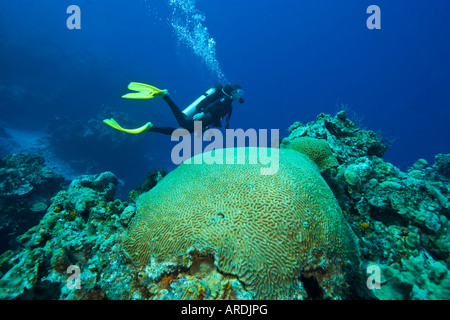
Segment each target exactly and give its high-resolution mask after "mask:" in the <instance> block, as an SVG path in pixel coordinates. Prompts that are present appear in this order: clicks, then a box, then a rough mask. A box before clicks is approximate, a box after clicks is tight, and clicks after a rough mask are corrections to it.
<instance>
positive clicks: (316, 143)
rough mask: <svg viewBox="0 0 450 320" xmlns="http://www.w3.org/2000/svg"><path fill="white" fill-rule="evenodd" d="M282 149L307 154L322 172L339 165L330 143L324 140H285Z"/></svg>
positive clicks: (302, 138)
mask: <svg viewBox="0 0 450 320" xmlns="http://www.w3.org/2000/svg"><path fill="white" fill-rule="evenodd" d="M281 147H282V148H288V149H293V150H295V151H298V152H301V153H304V154H306V155H307V156H308V157H309V158H310V159H311V160H313V161H314V162H315V163H316V164H317V166H318V167H319V169H320V170H325V169H328V168H332V167H337V166H338V165H339V163H338V161H337V159H336V157H335V156H334V155H333V152H332V151H331V149H330V146H329V145H328V143H327V142H326V141H325V140H323V139H315V138H310V137H300V138H296V139H294V140H291V141H289V140H287V139H285V140H283V144H282V145H281Z"/></svg>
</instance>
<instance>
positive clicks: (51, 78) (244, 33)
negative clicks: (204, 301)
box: [0, 0, 450, 298]
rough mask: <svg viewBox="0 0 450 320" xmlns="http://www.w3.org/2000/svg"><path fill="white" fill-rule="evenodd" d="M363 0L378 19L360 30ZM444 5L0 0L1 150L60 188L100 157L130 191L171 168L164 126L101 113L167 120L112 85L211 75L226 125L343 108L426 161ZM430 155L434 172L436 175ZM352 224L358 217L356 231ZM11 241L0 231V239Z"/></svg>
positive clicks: (444, 128)
mask: <svg viewBox="0 0 450 320" xmlns="http://www.w3.org/2000/svg"><path fill="white" fill-rule="evenodd" d="M374 4H375V5H377V6H379V7H380V8H381V29H373V30H370V29H369V28H368V27H367V26H366V21H367V19H368V18H369V16H370V14H368V13H366V10H367V8H368V7H369V6H370V5H374ZM70 5H77V6H79V8H80V9H81V29H72V30H71V29H69V28H68V27H67V25H66V22H67V19H68V18H69V16H70V14H69V13H67V12H66V10H67V8H68V7H69V6H70ZM449 14H450V3H449V2H448V1H446V0H434V1H425V0H411V1H406V0H405V1H394V2H393V1H384V0H379V1H362V0H361V1H360V0H358V1H357V0H339V1H333V0H317V1H309V0H307V1H293V0H277V1H273V0H259V1H249V0H247V1H243V0H239V1H238V0H227V1H215V0H197V1H195V0H159V1H157V0H132V1H126V2H125V1H100V0H89V1H88V0H75V1H61V0H41V1H31V0H19V1H2V2H0V158H4V157H7V156H8V155H10V154H14V153H39V154H41V155H42V156H43V159H45V166H47V167H48V168H50V169H51V170H53V171H54V174H53V173H52V174H49V175H47V178H48V177H50V178H48V179H49V180H48V181H50V182H51V183H50V185H52V184H53V185H54V186H58V187H59V186H60V184H62V183H63V182H62V180H63V179H62V178H61V176H62V177H63V178H65V179H67V181H71V180H73V179H76V178H77V177H79V176H81V175H86V174H91V175H94V174H99V173H102V172H106V171H110V172H112V173H114V175H115V176H116V177H117V180H118V182H117V188H115V197H116V198H117V199H121V200H125V199H127V196H128V193H129V191H131V190H134V189H136V188H137V187H138V186H139V184H140V183H142V181H143V180H144V178H145V176H146V175H147V173H149V172H152V171H153V170H157V169H161V170H165V171H167V172H170V171H173V170H174V169H175V168H176V167H177V166H176V165H175V164H173V163H172V161H171V150H172V148H173V147H174V146H175V145H176V144H177V142H173V141H171V140H170V137H169V136H165V135H160V134H156V133H155V134H151V133H148V134H140V135H129V134H125V133H122V132H118V131H116V130H114V129H112V128H110V127H108V126H106V125H105V124H104V123H103V122H102V120H103V119H106V118H111V117H114V118H115V119H116V120H117V121H118V122H119V123H121V124H123V126H124V127H133V128H134V127H139V126H141V125H143V124H145V123H146V122H148V121H151V122H152V123H153V124H154V125H157V126H175V127H176V126H177V125H176V121H175V118H174V117H173V115H172V113H171V112H170V109H169V108H168V106H167V104H166V103H165V102H164V101H162V99H151V100H127V99H122V98H121V96H122V95H123V94H125V93H127V92H128V89H127V86H128V84H129V83H130V82H132V81H134V82H142V83H147V84H151V85H154V86H156V87H158V88H165V89H168V90H169V93H170V96H171V98H172V99H173V100H174V101H175V102H176V103H177V104H178V105H179V106H180V108H181V109H183V108H184V106H187V105H189V104H190V103H191V102H192V101H194V100H195V99H196V98H197V97H199V96H200V95H201V94H202V93H203V92H205V91H206V90H207V89H209V88H211V87H213V86H214V85H215V84H218V83H220V84H226V83H237V84H239V85H241V86H242V88H243V90H244V91H245V95H244V96H243V98H244V99H245V103H244V104H237V103H235V104H234V110H233V115H232V118H231V121H230V128H233V129H237V128H242V129H244V130H246V129H249V128H254V129H257V130H258V129H279V130H280V140H281V139H283V138H286V137H288V136H289V135H290V134H291V133H292V132H293V130H295V129H296V128H297V127H301V126H300V124H297V126H295V127H294V128H293V127H291V125H292V124H293V123H294V122H296V121H298V122H301V123H307V122H310V121H314V120H315V119H316V117H317V116H318V115H319V114H321V113H325V114H332V115H335V114H337V113H338V112H339V111H342V110H345V111H346V116H347V118H349V119H350V120H351V121H353V122H354V123H355V126H356V127H357V128H360V129H367V130H371V131H374V132H376V133H377V135H378V137H381V138H382V139H383V141H384V143H385V145H386V146H389V148H388V149H387V151H386V152H385V153H384V151H383V152H381V153H380V155H383V157H382V158H383V160H384V161H385V162H387V163H391V164H392V165H393V166H395V167H397V168H398V169H400V170H402V171H406V170H408V169H409V168H411V167H412V166H413V165H415V166H416V167H418V165H417V163H416V161H417V160H418V159H425V160H426V161H425V162H428V163H429V164H433V162H434V161H435V155H437V154H448V153H450V134H449V129H448V119H450V90H449V84H450V62H449V59H448V57H449V56H450V42H449V41H448V40H449V39H450V24H449V23H448V22H447V19H448V16H449ZM336 121H337V120H336ZM355 139H356V138H355ZM334 151H336V150H334ZM5 159H6V158H5ZM440 159H441V160H439V161H441V162H442V163H445V161H448V160H445V159H448V157H447V158H445V157H442V158H440ZM442 159H444V160H445V161H444V160H442ZM339 160H341V159H339ZM27 161H30V160H28V159H23V158H21V157H18V158H17V157H16V158H13V159H11V158H8V159H7V160H5V161H3V162H2V163H0V164H2V165H4V164H5V163H6V164H8V163H13V162H14V163H19V164H20V163H22V164H23V163H28V162H27ZM33 161H36V163H40V162H42V161H44V160H41V159H34V160H33ZM441 162H439V164H437V165H435V166H436V168H438V169H436V170H437V172H439V174H443V175H445V174H447V175H448V167H445V166H446V164H445V165H444V164H442V165H441ZM30 163H31V162H30ZM8 165H9V164H8ZM41 165H44V164H43V163H41V164H40V165H39V166H38V168H39V170H42V167H41ZM371 165H373V166H375V165H374V164H371ZM423 166H425V164H423ZM5 167H7V165H5ZM419 167H420V166H419ZM425 167H426V166H425ZM442 168H444V169H442ZM419 169H420V170H421V169H423V168H422V167H420V168H417V170H419ZM3 173H4V172H3ZM3 173H2V174H3ZM164 174H165V173H164ZM58 175H61V176H58ZM2 177H3V176H2ZM433 179H435V176H433ZM436 180H438V181H439V177H438V178H436ZM30 181H31V180H30ZM363 182H364V181H363ZM350 185H351V184H350ZM28 187H29V186H27V185H22V186H20V190H21V191H20V192H24V193H26V192H28V191H29V190H28V189H27V188H28ZM66 187H67V186H66ZM43 188H44V189H46V190H47V191H48V192H49V194H52V195H53V194H55V193H56V192H57V191H58V190H52V189H51V188H49V187H48V186H46V187H43ZM446 188H447V189H446V190H447V191H448V187H446ZM24 190H25V191H24ZM27 190H28V191H27ZM444 195H445V196H446V194H445V193H444ZM45 196H48V195H45ZM351 197H354V199H353V200H355V199H356V200H359V199H360V198H358V197H357V196H355V193H353V195H352V196H351ZM351 197H350V198H351ZM109 200H111V199H109ZM356 200H355V201H356ZM36 203H39V202H38V201H37V202H36ZM0 204H1V201H0ZM36 206H38V204H36ZM443 207H444V205H443ZM55 208H57V204H56V202H55V203H53V207H52V210H53V212H56V211H57V210H56V209H55ZM44 209H45V208H44ZM55 210H56V211H55ZM59 210H61V209H59ZM122 210H123V208H122ZM443 210H444V209H443ZM445 210H447V211H446V212H447V213H448V206H447V207H445ZM32 211H33V210H32ZM35 211H37V212H40V211H42V210H39V209H36V210H35ZM75 211H76V210H75ZM58 213H59V211H58ZM41 217H42V215H41V216H38V218H37V217H35V219H36V220H35V221H34V220H29V221H27V224H26V226H27V228H25V229H24V230H22V229H20V228H19V229H17V228H15V229H14V232H12V233H11V235H12V234H14V235H17V234H20V233H21V232H22V233H23V232H25V231H26V230H27V229H28V227H29V226H30V225H35V224H37V223H38V222H39V220H40V218H41ZM27 219H28V218H27ZM1 222H2V223H4V224H5V225H6V222H5V221H3V220H1ZM447 222H448V221H447ZM447 222H445V223H447ZM364 223H367V222H365V221H362V220H361V221H359V220H358V221H357V222H355V224H356V225H358V226H359V227H358V228H360V227H361V228H362V229H364V230H366V229H365V228H367V227H366V225H365V224H364ZM445 223H443V225H445ZM373 228H374V229H376V228H375V227H373ZM431 229H433V228H431ZM438 229H439V228H438ZM3 230H4V231H5V230H6V231H7V232H10V231H11V230H10V228H6V227H5V228H4V229H3ZM435 231H436V232H437V231H438V230H435ZM440 232H442V229H441V231H440ZM447 234H448V232H447ZM3 236H4V237H5V238H7V239H8V241H10V240H11V236H8V237H6V235H2V237H3ZM405 237H406V236H405ZM445 237H448V236H447V235H445ZM440 239H441V238H440ZM442 239H444V238H442ZM440 241H441V242H444V240H440ZM7 249H9V245H8V244H7V243H5V242H3V244H2V246H1V250H0V253H2V252H3V251H6V250H7ZM437 251H439V250H437ZM439 252H440V253H438V254H436V257H439V259H441V260H442V261H444V260H445V259H446V258H445V255H446V253H442V252H446V251H445V250H443V251H439ZM442 255H444V257H443V256H442ZM439 259H437V260H439ZM447 260H448V259H447ZM447 263H448V261H447ZM418 272H419V271H418ZM443 296H444V297H447V296H445V295H443ZM177 297H178V298H180V296H177ZM402 297H403V298H404V297H405V296H402ZM438 297H442V296H438Z"/></svg>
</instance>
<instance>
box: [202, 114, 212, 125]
mask: <svg viewBox="0 0 450 320" xmlns="http://www.w3.org/2000/svg"><path fill="white" fill-rule="evenodd" d="M212 118H213V116H212V114H211V113H210V112H207V113H205V114H204V116H203V117H202V118H201V120H202V121H203V122H205V123H211V122H212V121H211V120H212Z"/></svg>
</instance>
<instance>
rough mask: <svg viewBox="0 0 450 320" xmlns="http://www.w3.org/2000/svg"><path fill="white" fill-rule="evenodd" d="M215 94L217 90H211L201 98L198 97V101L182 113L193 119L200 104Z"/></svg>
mask: <svg viewBox="0 0 450 320" xmlns="http://www.w3.org/2000/svg"><path fill="white" fill-rule="evenodd" d="M214 92H216V88H211V89H209V90H208V91H206V92H205V93H204V94H202V95H201V96H200V97H198V99H197V100H195V101H194V102H192V103H191V104H190V105H189V106H188V107H187V108H186V109H184V110H183V111H182V112H183V113H184V114H185V115H186V116H187V117H190V118H192V117H193V116H194V114H196V112H197V110H196V109H197V106H198V104H199V103H200V102H202V101H203V100H204V99H205V98H206V97H209V96H210V95H212V94H213V93H214Z"/></svg>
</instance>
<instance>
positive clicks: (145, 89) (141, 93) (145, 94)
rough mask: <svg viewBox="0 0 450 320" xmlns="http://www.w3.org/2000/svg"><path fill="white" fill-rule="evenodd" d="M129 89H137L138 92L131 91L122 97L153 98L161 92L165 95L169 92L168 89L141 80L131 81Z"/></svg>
mask: <svg viewBox="0 0 450 320" xmlns="http://www.w3.org/2000/svg"><path fill="white" fill-rule="evenodd" d="M128 89H130V90H133V91H137V92H131V93H127V94H125V95H123V96H122V98H127V99H151V98H154V97H158V96H161V94H162V95H163V96H164V95H166V94H167V90H165V89H164V90H161V89H158V88H156V87H154V86H151V85H148V84H145V83H139V82H131V83H130V84H129V85H128Z"/></svg>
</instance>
